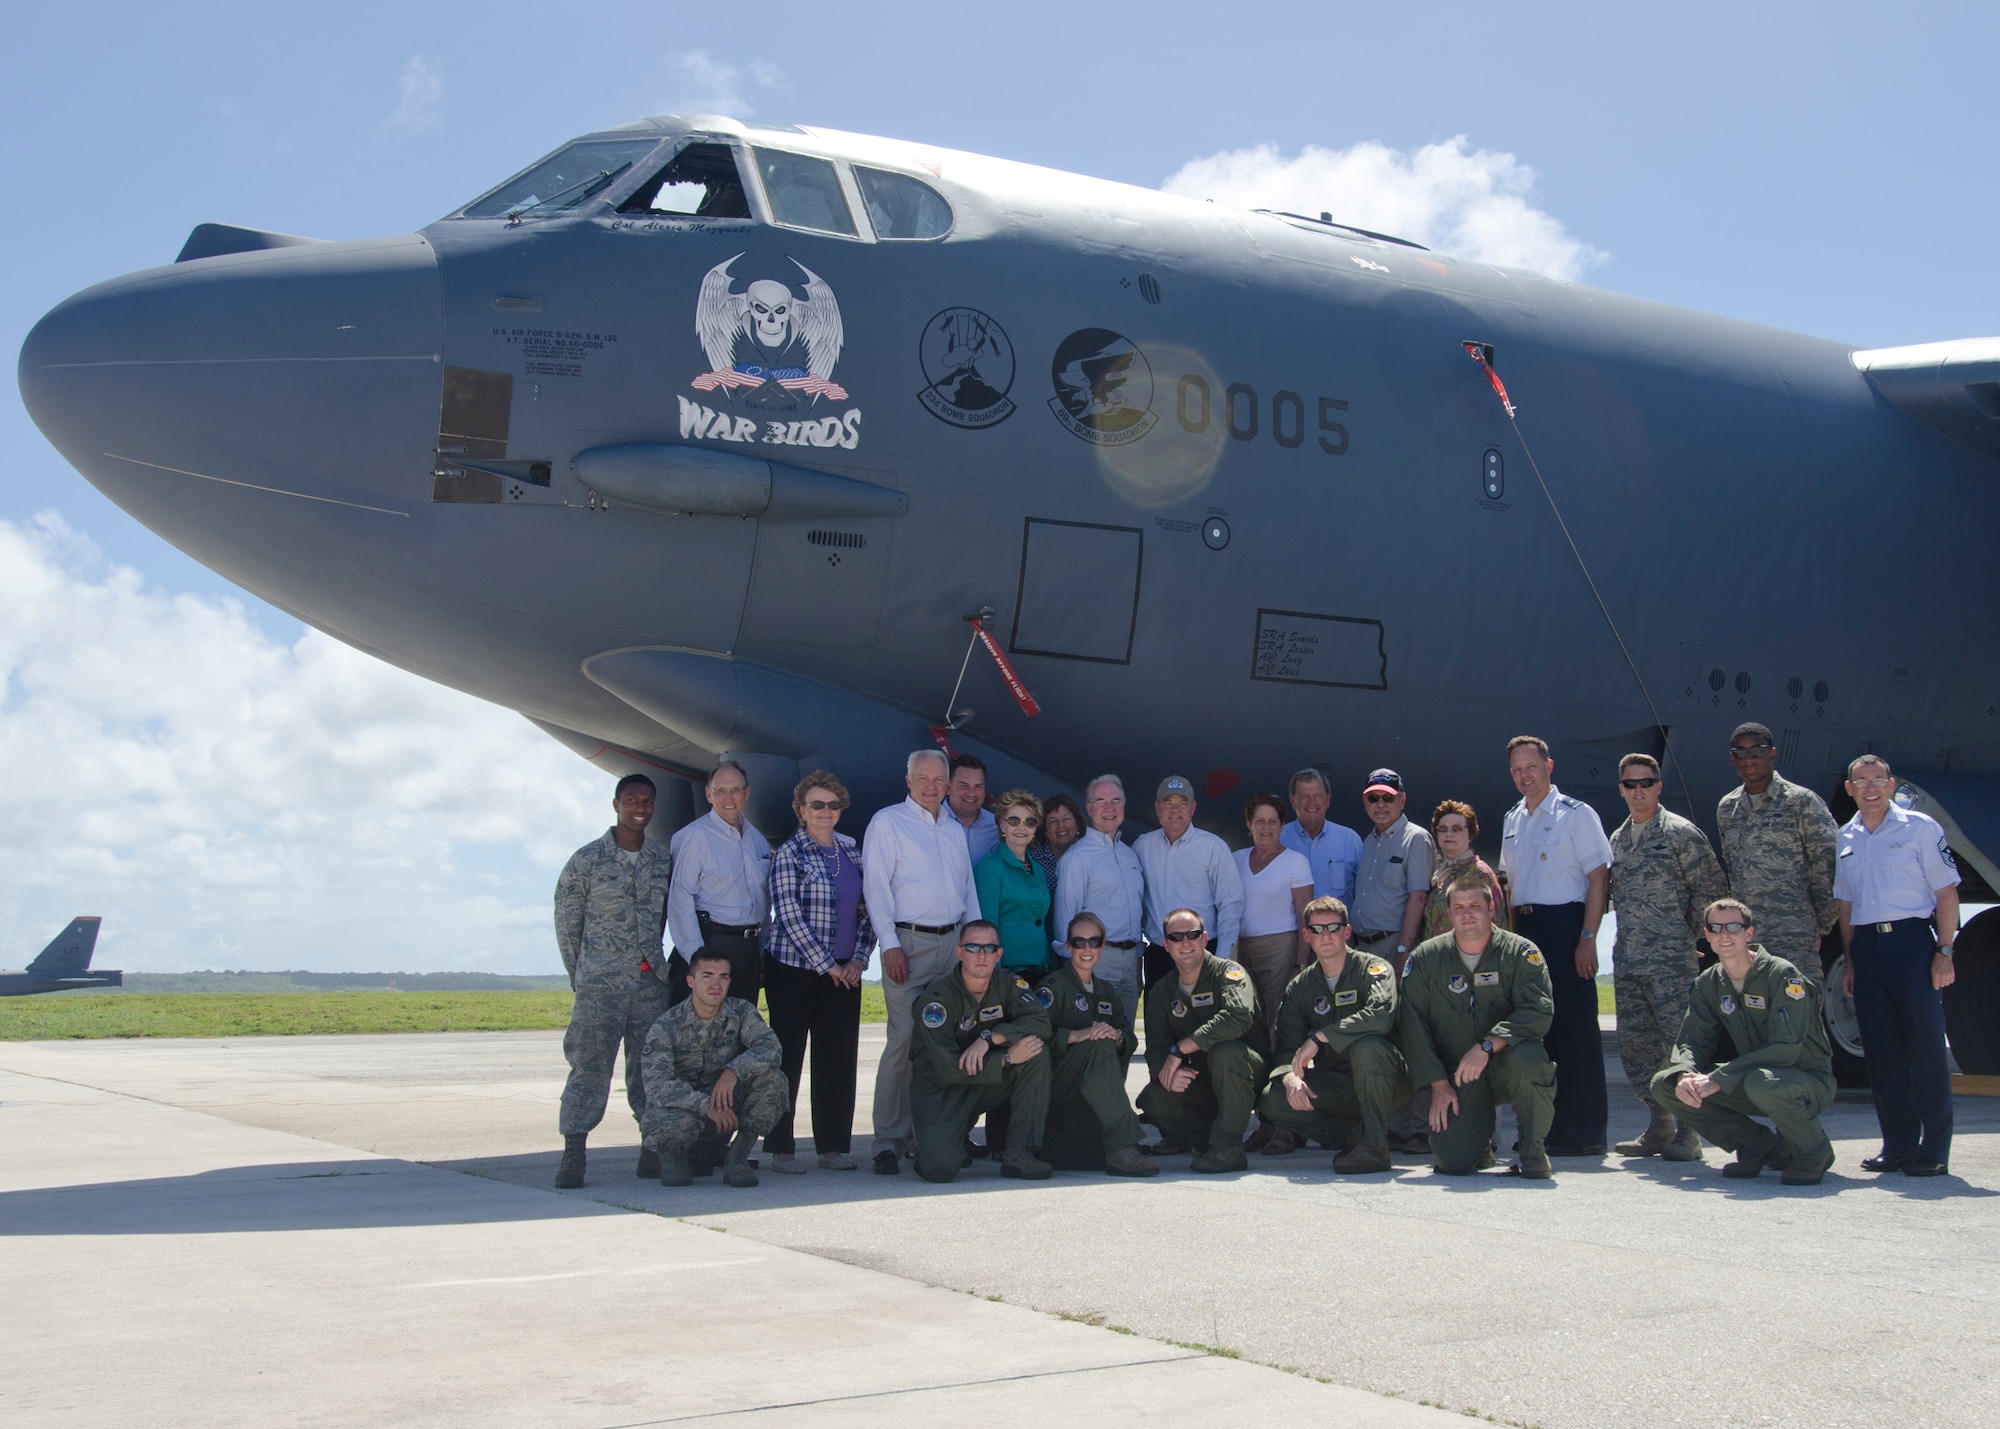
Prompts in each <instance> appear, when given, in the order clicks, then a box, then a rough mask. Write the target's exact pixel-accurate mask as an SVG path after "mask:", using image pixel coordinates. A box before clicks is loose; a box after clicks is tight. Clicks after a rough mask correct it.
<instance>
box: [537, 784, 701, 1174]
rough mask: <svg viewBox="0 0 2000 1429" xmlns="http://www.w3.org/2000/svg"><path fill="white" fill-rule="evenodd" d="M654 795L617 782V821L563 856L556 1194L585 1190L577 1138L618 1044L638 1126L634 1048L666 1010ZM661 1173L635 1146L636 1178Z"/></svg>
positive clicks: (666, 878)
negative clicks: (564, 1026)
mask: <svg viewBox="0 0 2000 1429" xmlns="http://www.w3.org/2000/svg"><path fill="white" fill-rule="evenodd" d="M656 792H657V791H656V790H655V789H654V787H653V781H652V780H650V779H648V778H647V777H646V776H645V775H643V774H627V775H626V776H625V777H624V778H623V779H620V780H619V781H618V787H617V788H616V790H614V791H613V793H612V796H611V807H612V809H613V810H614V811H615V812H616V814H617V816H618V821H617V822H616V823H615V824H613V825H612V826H611V828H610V829H609V830H607V831H606V833H605V835H604V837H603V838H601V839H598V840H597V841H596V842H595V843H588V844H585V845H584V846H583V847H582V848H580V849H578V850H577V851H576V852H575V853H574V854H572V855H570V860H569V862H568V863H566V864H564V865H563V871H562V875H561V877H559V878H557V879H556V947H557V949H558V950H559V951H560V952H561V953H562V961H563V971H565V972H567V973H568V974H569V985H570V986H571V987H572V988H573V989H575V991H576V1002H575V1005H574V1006H572V1007H571V1009H570V1014H569V1031H568V1032H566V1033H564V1034H563V1055H564V1056H565V1057H567V1058H568V1059H569V1080H568V1081H567V1082H565V1083H564V1084H563V1094H562V1123H561V1125H562V1138H563V1156H562V1166H561V1167H560V1168H559V1169H558V1170H557V1171H556V1188H557V1189H558V1190H565V1191H566V1190H574V1189H575V1188H576V1187H578V1186H581V1185H582V1184H583V1159H584V1158H583V1144H584V1140H585V1138H586V1137H588V1136H589V1134H590V1132H591V1130H592V1129H593V1128H594V1127H596V1125H597V1124H598V1123H599V1122H600V1121H602V1120H604V1104H605V1101H606V1099H607V1098H609V1096H610V1095H611V1067H612V1064H613V1063H614V1062H615V1061H616V1060H617V1058H618V1049H619V1047H620V1046H621V1045H622V1046H623V1047H624V1049H625V1101H626V1103H627V1104H628V1105H629V1106H630V1107H631V1108H632V1115H633V1116H634V1117H636V1118H639V1119H640V1120H642V1121H643V1120H644V1119H645V1114H646V1081H645V1075H644V1073H643V1072H642V1071H641V1069H640V1065H639V1045H640V1042H641V1040H642V1039H643V1038H644V1037H645V1035H646V1029H647V1028H649V1027H651V1026H652V1025H653V1019H654V1018H656V1017H658V1016H659V1015H660V1014H661V1013H662V1012H664V1011H666V1009H667V1000H668V999H667V984H666V972H665V958H664V957H663V956H662V954H661V951H660V937H661V934H662V932H663V931H664V930H665V928H666V921H667V889H668V885H669V883H670V882H671V881H672V874H673V855H672V854H670V853H668V852H667V850H666V848H665V846H664V845H661V844H658V843H655V842H654V841H653V840H652V839H649V838H647V837H646V825H647V824H649V823H651V822H652V820H653V799H654V796H655V794H656ZM658 1173H659V1164H658V1161H657V1159H656V1158H655V1157H654V1156H653V1153H652V1152H651V1151H648V1150H645V1149H643V1148H642V1149H641V1151H640V1153H639V1174H640V1175H641V1176H653V1175H657V1174H658Z"/></svg>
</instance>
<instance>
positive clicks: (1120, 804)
mask: <svg viewBox="0 0 2000 1429" xmlns="http://www.w3.org/2000/svg"><path fill="white" fill-rule="evenodd" d="M1090 807H1091V808H1093V809H1122V808H1124V807H1125V801H1124V800H1123V799H1092V800H1091V801H1090Z"/></svg>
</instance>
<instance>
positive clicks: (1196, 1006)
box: [1139, 908, 1264, 1174]
mask: <svg viewBox="0 0 2000 1429" xmlns="http://www.w3.org/2000/svg"><path fill="white" fill-rule="evenodd" d="M1160 928H1161V933H1162V935H1163V936H1164V937H1165V938H1166V940H1167V955H1168V956H1169V957H1170V958H1172V959H1173V967H1172V969H1171V970H1170V971H1169V972H1168V973H1167V975H1166V976H1165V977H1163V978H1161V979H1160V980H1159V981H1158V982H1156V983H1154V984H1153V985H1152V986H1151V987H1150V988H1148V989H1146V1066H1147V1069H1148V1070H1149V1071H1150V1072H1151V1073H1152V1076H1151V1077H1150V1078H1149V1079H1148V1080H1147V1082H1146V1086H1145V1090H1143V1091H1141V1092H1140V1093H1139V1110H1140V1111H1141V1112H1143V1113H1145V1115H1146V1117H1147V1118H1148V1119H1149V1120H1150V1121H1151V1122H1152V1123H1153V1125H1155V1126H1157V1127H1158V1128H1159V1129H1160V1132H1161V1135H1162V1140H1161V1141H1160V1143H1159V1144H1158V1145H1157V1146H1155V1147H1154V1151H1155V1153H1156V1154H1158V1155H1173V1154H1174V1153H1175V1152H1181V1151H1186V1150H1188V1149H1189V1148H1190V1147H1192V1148H1193V1149H1194V1151H1195V1152H1196V1153H1197V1154H1196V1156H1195V1158H1194V1161H1193V1163H1192V1166H1191V1169H1193V1170H1195V1171H1200V1172H1205V1173H1208V1174H1217V1173H1220V1172H1224V1171H1243V1170H1247V1169H1248V1168H1249V1165H1250V1162H1249V1159H1248V1158H1247V1157H1245V1156H1244V1154H1243V1132H1244V1130H1245V1129H1246V1128H1247V1127H1248V1126H1249V1125H1250V1109H1251V1108H1252V1107H1253V1106H1254V1105H1255V1104H1256V1101H1257V1089H1258V1088H1259V1087H1261V1086H1262V1085H1263V1083H1264V1059H1263V1058H1262V1057H1261V1056H1259V1055H1258V1053H1257V1049H1256V1048H1254V1047H1252V1046H1251V1045H1250V1044H1249V1043H1248V1042H1247V1041H1245V1040H1244V1039H1245V1038H1246V1037H1248V1036H1250V1035H1251V1034H1252V1032H1253V1029H1254V1028H1255V1027H1256V1025H1257V994H1256V992H1255V991H1254V990H1253V989H1252V986H1251V983H1250V974H1248V973H1247V972H1245V971H1244V970H1243V968H1242V967H1241V966H1240V965H1239V964H1237V963H1234V962H1232V961H1230V960H1229V959H1227V958H1218V957H1216V956H1215V955H1214V954H1213V953H1211V952H1209V950H1208V934H1207V933H1206V932H1205V931H1203V929H1202V924H1201V915H1200V914H1199V913H1197V912H1195V911H1194V910H1193V909H1192V908H1176V909H1174V911H1173V912H1171V913H1169V914H1167V916H1166V917H1164V918H1162V919H1161V920H1160Z"/></svg>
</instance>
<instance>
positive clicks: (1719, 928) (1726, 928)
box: [1701, 923, 1750, 933]
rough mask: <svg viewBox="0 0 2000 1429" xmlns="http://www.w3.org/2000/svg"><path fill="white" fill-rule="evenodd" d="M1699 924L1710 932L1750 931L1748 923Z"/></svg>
mask: <svg viewBox="0 0 2000 1429" xmlns="http://www.w3.org/2000/svg"><path fill="white" fill-rule="evenodd" d="M1701 926H1702V927H1704V928H1706V929H1708V931H1709V932H1711V933H1747V932H1749V931H1750V925H1749V924H1748V923H1703V924H1702V925H1701Z"/></svg>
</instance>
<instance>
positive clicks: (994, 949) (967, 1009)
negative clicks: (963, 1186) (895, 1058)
mask: <svg viewBox="0 0 2000 1429" xmlns="http://www.w3.org/2000/svg"><path fill="white" fill-rule="evenodd" d="M958 939H959V941H958V966H957V967H955V968H953V969H952V970H951V971H950V972H948V973H946V974H945V975H944V976H943V977H941V978H939V979H938V980H937V981H935V982H933V983H931V984H930V985H929V986H928V987H926V988H925V989H924V990H923V991H922V992H920V993H918V994H917V1001H916V1013H917V1015H916V1023H917V1026H916V1028H915V1029H914V1031H913V1033H912V1036H911V1040H910V1120H911V1123H912V1132H913V1136H914V1139H915V1141H916V1164H917V1174H918V1175H920V1176H922V1177H923V1178H924V1179H925V1180H926V1181H935V1182H937V1183H938V1184H940V1185H943V1184H944V1183H945V1182H947V1181H950V1180H952V1179H953V1178H954V1177H956V1176H957V1175H958V1173H959V1171H960V1170H961V1169H962V1168H963V1166H964V1164H965V1138H966V1136H967V1134H968V1133H969V1132H971V1130H972V1124H973V1123H974V1122H976V1121H978V1120H979V1118H980V1117H981V1116H983V1115H985V1114H986V1113H987V1112H989V1111H991V1110H993V1108H995V1107H997V1106H1003V1105H1004V1106H1006V1107H1007V1108H1008V1112H1009V1117H1008V1121H1007V1149H1006V1150H1005V1151H1004V1152H1002V1153H1001V1155H1000V1174H1001V1175H1002V1176H1013V1177H1018V1178H1020V1179H1022V1180H1026V1181H1045V1180H1047V1179H1048V1177H1049V1173H1050V1172H1051V1171H1052V1170H1053V1169H1054V1168H1053V1167H1051V1166H1050V1165H1049V1163H1048V1162H1046V1161H1043V1160H1040V1159H1039V1158H1037V1157H1036V1155H1035V1148H1036V1147H1037V1146H1039V1145H1040V1144H1041V1140H1042V1127H1043V1124H1044V1123H1045V1122H1046V1121H1047V1120H1048V1114H1049V1059H1048V1057H1047V1056H1045V1055H1044V1053H1045V1052H1046V1051H1047V1039H1048V1036H1049V1014H1048V1012H1047V1010H1046V1009H1044V1008H1043V1006H1042V1004H1041V1002H1040V1001H1039V1000H1037V999H1036V997H1035V993H1034V990H1033V989H1032V988H1030V987H1029V986H1028V984H1027V981H1026V979H1024V978H1018V977H1015V976H1014V975H1013V974H1011V973H1008V972H1004V971H1002V972H999V973H998V974H997V975H996V972H995V969H996V968H997V967H998V966H999V962H1000V930H999V929H998V928H996V927H995V926H994V925H993V924H991V923H988V922H986V921H985V920H984V919H977V918H976V919H974V920H973V921H972V922H970V923H967V924H966V925H965V928H964V930H963V931H962V932H961V933H960V934H959V935H958Z"/></svg>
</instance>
